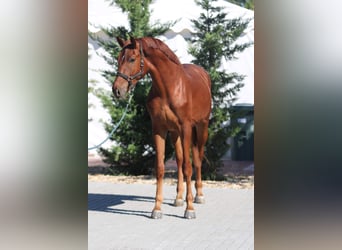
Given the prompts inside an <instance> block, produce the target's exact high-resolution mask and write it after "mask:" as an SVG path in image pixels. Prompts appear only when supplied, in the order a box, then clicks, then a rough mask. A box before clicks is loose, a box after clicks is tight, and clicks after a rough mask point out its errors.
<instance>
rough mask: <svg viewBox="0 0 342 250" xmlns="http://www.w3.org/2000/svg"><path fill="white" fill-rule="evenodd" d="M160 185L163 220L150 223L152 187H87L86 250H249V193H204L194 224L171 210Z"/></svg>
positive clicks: (169, 195)
mask: <svg viewBox="0 0 342 250" xmlns="http://www.w3.org/2000/svg"><path fill="white" fill-rule="evenodd" d="M175 189H176V187H175V186H169V185H164V204H163V207H162V209H163V214H164V215H163V218H162V219H161V220H153V219H150V213H151V210H152V209H153V205H154V195H155V186H154V185H149V184H123V183H108V182H91V181H90V182H88V249H177V250H178V249H232V250H233V249H253V248H254V246H253V243H254V190H253V189H241V190H234V189H227V188H204V194H205V197H206V204H203V205H202V204H195V209H196V216H197V218H196V219H194V220H186V219H184V218H183V214H184V209H185V206H184V207H174V206H172V203H173V199H174V197H175Z"/></svg>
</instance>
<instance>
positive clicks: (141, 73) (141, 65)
mask: <svg viewBox="0 0 342 250" xmlns="http://www.w3.org/2000/svg"><path fill="white" fill-rule="evenodd" d="M139 46H140V71H139V72H138V73H136V74H134V75H132V76H128V75H125V74H123V73H121V72H119V71H118V72H117V73H116V76H121V77H122V78H123V79H125V80H126V81H127V82H128V90H130V89H131V88H132V86H133V85H132V81H133V80H135V79H136V78H138V77H140V76H142V75H143V73H144V53H143V49H142V45H141V42H140V41H139Z"/></svg>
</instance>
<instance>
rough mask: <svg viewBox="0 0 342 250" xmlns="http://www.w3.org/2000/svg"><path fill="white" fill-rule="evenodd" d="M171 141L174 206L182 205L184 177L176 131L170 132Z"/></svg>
mask: <svg viewBox="0 0 342 250" xmlns="http://www.w3.org/2000/svg"><path fill="white" fill-rule="evenodd" d="M171 139H172V143H173V145H174V148H175V153H176V162H177V176H178V181H177V196H176V199H175V201H174V203H173V204H174V206H176V207H181V206H183V205H184V199H183V192H184V177H183V169H182V167H183V149H182V142H181V138H180V136H179V134H178V133H176V132H172V133H171Z"/></svg>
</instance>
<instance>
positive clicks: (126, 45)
mask: <svg viewBox="0 0 342 250" xmlns="http://www.w3.org/2000/svg"><path fill="white" fill-rule="evenodd" d="M116 39H117V41H118V43H119V45H120V46H121V48H122V50H121V52H120V54H119V57H118V72H117V74H116V79H115V81H114V83H113V86H112V91H113V93H114V95H115V96H116V97H117V98H124V97H126V96H127V93H129V92H130V90H131V89H134V87H135V86H136V84H137V82H138V81H139V80H140V79H141V78H143V77H144V75H145V74H146V72H145V67H144V54H143V48H142V44H141V42H139V41H138V40H136V39H134V38H132V37H131V38H130V39H129V40H127V41H125V40H123V39H121V38H119V37H117V38H116Z"/></svg>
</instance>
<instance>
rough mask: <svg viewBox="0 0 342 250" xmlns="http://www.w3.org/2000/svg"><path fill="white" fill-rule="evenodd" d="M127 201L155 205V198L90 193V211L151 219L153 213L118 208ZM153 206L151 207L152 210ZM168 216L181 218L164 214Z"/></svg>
mask: <svg viewBox="0 0 342 250" xmlns="http://www.w3.org/2000/svg"><path fill="white" fill-rule="evenodd" d="M127 201H136V202H150V203H152V204H153V203H154V202H155V198H154V197H149V196H136V195H121V194H94V193H88V211H97V212H106V213H114V214H122V215H130V216H141V217H145V218H149V219H150V218H151V211H146V210H145V211H144V210H131V209H126V208H118V207H117V206H120V205H122V204H124V203H125V202H127ZM163 204H166V205H170V206H173V204H172V202H170V201H168V200H167V201H165V200H164V202H163ZM152 207H153V205H151V209H152ZM163 215H166V216H172V217H179V218H182V217H181V216H177V215H173V214H163Z"/></svg>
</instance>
